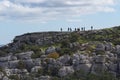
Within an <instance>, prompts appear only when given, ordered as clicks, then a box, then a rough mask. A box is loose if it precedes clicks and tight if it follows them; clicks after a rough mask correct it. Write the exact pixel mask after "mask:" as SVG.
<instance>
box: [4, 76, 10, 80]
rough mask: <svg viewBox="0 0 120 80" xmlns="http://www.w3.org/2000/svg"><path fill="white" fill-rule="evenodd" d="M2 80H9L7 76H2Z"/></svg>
mask: <svg viewBox="0 0 120 80" xmlns="http://www.w3.org/2000/svg"><path fill="white" fill-rule="evenodd" d="M2 80H10V79H9V78H8V77H7V76H4V77H3V79H2Z"/></svg>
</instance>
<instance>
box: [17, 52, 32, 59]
mask: <svg viewBox="0 0 120 80" xmlns="http://www.w3.org/2000/svg"><path fill="white" fill-rule="evenodd" d="M32 54H34V52H33V51H28V52H23V53H17V54H16V56H17V57H18V59H21V60H27V59H31V55H32Z"/></svg>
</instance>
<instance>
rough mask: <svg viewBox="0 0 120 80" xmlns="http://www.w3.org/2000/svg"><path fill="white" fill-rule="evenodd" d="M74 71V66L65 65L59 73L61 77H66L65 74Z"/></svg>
mask: <svg viewBox="0 0 120 80" xmlns="http://www.w3.org/2000/svg"><path fill="white" fill-rule="evenodd" d="M72 73H74V69H73V67H72V66H63V67H62V68H61V69H60V70H59V72H58V75H59V76H60V77H64V76H66V75H69V74H72Z"/></svg>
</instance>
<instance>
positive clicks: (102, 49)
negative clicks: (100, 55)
mask: <svg viewBox="0 0 120 80" xmlns="http://www.w3.org/2000/svg"><path fill="white" fill-rule="evenodd" d="M95 50H96V51H105V45H104V44H102V43H100V44H97V46H96V49H95Z"/></svg>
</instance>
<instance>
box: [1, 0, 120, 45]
mask: <svg viewBox="0 0 120 80" xmlns="http://www.w3.org/2000/svg"><path fill="white" fill-rule="evenodd" d="M119 3H120V0H0V44H7V43H10V42H11V41H12V40H13V38H14V37H15V36H17V35H21V34H24V33H28V32H43V31H59V29H60V28H61V27H62V28H63V30H67V28H68V27H71V28H73V29H74V28H75V27H86V29H90V26H94V28H95V29H101V28H108V27H113V26H118V25H120V4H119Z"/></svg>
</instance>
